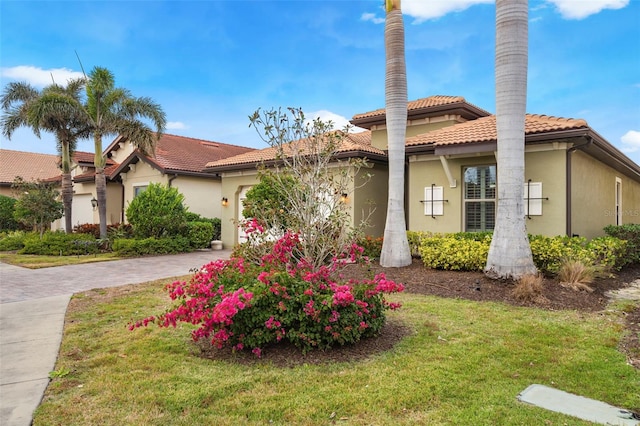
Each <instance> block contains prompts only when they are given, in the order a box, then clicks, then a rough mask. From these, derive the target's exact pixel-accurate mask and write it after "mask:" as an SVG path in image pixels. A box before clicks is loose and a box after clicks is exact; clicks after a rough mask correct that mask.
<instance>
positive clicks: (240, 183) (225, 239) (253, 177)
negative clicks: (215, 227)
mask: <svg viewBox="0 0 640 426" xmlns="http://www.w3.org/2000/svg"><path fill="white" fill-rule="evenodd" d="M256 183H258V180H257V171H256V170H248V171H243V172H236V173H228V174H223V177H222V183H221V194H220V198H222V197H224V198H226V199H227V200H228V204H227V206H223V207H221V213H220V221H221V227H222V244H223V245H224V247H225V248H231V247H233V246H235V245H236V244H237V243H238V230H237V227H236V224H235V221H236V220H237V218H238V217H239V216H240V213H241V207H240V204H239V195H240V192H241V191H242V189H243V188H245V187H250V186H253V185H255V184H256Z"/></svg>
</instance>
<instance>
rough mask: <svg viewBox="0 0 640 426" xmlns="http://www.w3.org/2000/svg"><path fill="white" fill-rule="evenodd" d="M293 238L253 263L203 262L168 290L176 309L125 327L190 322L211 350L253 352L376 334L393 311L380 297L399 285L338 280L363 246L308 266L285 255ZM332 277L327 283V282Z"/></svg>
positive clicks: (294, 241)
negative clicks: (187, 278) (286, 344)
mask: <svg viewBox="0 0 640 426" xmlns="http://www.w3.org/2000/svg"><path fill="white" fill-rule="evenodd" d="M297 244H299V237H298V236H297V235H296V234H294V233H286V234H285V235H284V236H283V237H282V238H280V239H279V240H278V241H276V242H275V244H274V246H273V249H272V251H271V253H269V254H267V255H265V256H264V257H263V258H262V262H261V263H260V264H255V263H251V262H245V261H244V259H242V258H240V257H233V258H231V259H230V260H218V261H215V262H211V263H209V264H207V265H204V266H203V267H202V268H201V269H200V271H198V272H197V273H195V274H194V275H193V276H192V277H191V280H190V281H189V282H182V281H176V282H174V283H172V284H169V285H167V290H168V291H169V296H170V297H171V299H173V300H174V301H176V302H177V303H176V305H175V306H174V307H173V308H172V309H170V310H169V311H167V312H165V313H163V314H160V315H158V316H151V317H148V318H145V319H142V320H139V321H137V322H134V323H131V324H130V329H132V330H133V329H135V328H138V327H142V326H146V325H148V324H149V323H156V324H157V325H159V326H161V327H169V326H174V327H175V326H176V324H177V323H178V322H186V323H191V324H194V325H197V326H198V327H197V328H196V329H195V330H194V331H193V332H192V337H193V339H194V340H199V339H209V340H210V341H211V343H212V344H213V345H214V346H216V347H218V348H222V347H231V348H232V349H234V350H248V351H252V352H253V353H254V354H256V355H257V356H260V355H261V353H262V351H263V350H264V349H265V348H268V347H269V346H270V345H273V344H277V343H278V342H284V341H288V342H291V343H292V344H294V345H295V346H297V347H298V348H300V349H301V350H302V351H303V352H308V351H309V350H312V349H327V348H330V347H332V346H336V345H344V344H352V343H356V342H358V341H359V340H360V339H362V338H364V337H370V336H374V335H376V334H377V333H378V332H379V331H380V329H381V328H382V326H383V325H384V323H385V311H386V310H387V309H397V308H399V307H400V304H398V303H390V302H388V301H387V300H386V299H385V295H387V294H390V293H394V292H401V291H403V290H404V286H403V285H402V284H398V283H395V282H393V281H391V280H387V279H386V278H385V276H384V274H378V275H376V276H375V277H373V278H372V279H363V280H358V281H354V280H348V281H345V280H342V281H341V280H340V279H339V273H338V272H339V268H340V266H344V262H346V261H354V260H357V259H358V258H359V257H360V255H361V253H362V248H361V247H359V246H357V245H353V246H351V247H350V248H348V250H346V251H345V255H344V256H343V257H341V258H334V259H333V260H332V262H331V263H330V264H329V265H326V266H322V267H320V268H315V269H314V268H312V267H311V263H310V262H305V261H304V260H302V261H300V260H296V257H295V256H292V251H293V250H294V248H295V247H296V245H297ZM336 276H337V277H338V278H334V277H336Z"/></svg>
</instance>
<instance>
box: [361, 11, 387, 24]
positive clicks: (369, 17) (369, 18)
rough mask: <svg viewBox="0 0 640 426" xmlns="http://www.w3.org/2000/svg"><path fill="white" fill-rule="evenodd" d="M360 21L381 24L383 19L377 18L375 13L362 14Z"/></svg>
mask: <svg viewBox="0 0 640 426" xmlns="http://www.w3.org/2000/svg"><path fill="white" fill-rule="evenodd" d="M360 20H362V21H371V22H373V23H374V24H383V23H384V18H377V17H376V14H375V13H363V14H362V16H361V17H360Z"/></svg>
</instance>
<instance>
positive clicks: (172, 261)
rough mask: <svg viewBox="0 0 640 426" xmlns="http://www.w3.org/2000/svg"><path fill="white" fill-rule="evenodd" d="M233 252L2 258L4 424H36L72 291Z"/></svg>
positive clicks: (183, 270) (171, 273) (0, 402)
mask: <svg viewBox="0 0 640 426" xmlns="http://www.w3.org/2000/svg"><path fill="white" fill-rule="evenodd" d="M229 255H230V251H228V250H221V251H210V250H203V251H197V252H194V253H186V254H179V255H172V256H157V257H145V258H136V259H126V260H116V261H111V262H98V263H87V264H83V265H68V266H58V267H55V268H43V269H26V268H19V267H16V266H12V265H7V264H4V263H0V425H3V426H28V425H30V424H31V422H32V417H33V412H34V411H35V409H36V408H37V407H38V405H39V404H40V401H41V400H42V396H43V394H44V391H45V389H46V387H47V385H48V383H49V372H51V371H52V370H53V369H54V368H55V362H56V359H57V357H58V351H59V349H60V342H61V340H62V328H63V326H64V317H65V313H66V310H67V305H68V304H69V300H70V298H71V295H72V294H74V293H77V292H81V291H86V290H91V289H94V288H104V287H117V286H120V285H125V284H137V283H142V282H146V281H151V280H156V279H161V278H169V277H175V276H180V275H186V274H188V273H189V270H190V269H193V268H199V267H200V266H202V265H204V264H205V263H208V262H210V261H212V260H216V259H227V258H228V257H229Z"/></svg>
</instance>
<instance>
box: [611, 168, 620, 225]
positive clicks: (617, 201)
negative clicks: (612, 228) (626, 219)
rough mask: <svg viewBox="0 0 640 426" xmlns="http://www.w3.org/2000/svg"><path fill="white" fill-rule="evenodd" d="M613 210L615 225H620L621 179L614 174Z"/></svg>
mask: <svg viewBox="0 0 640 426" xmlns="http://www.w3.org/2000/svg"><path fill="white" fill-rule="evenodd" d="M614 203H615V204H614V206H613V208H614V212H615V216H616V225H622V179H621V178H619V177H617V176H616V186H615V187H614Z"/></svg>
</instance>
